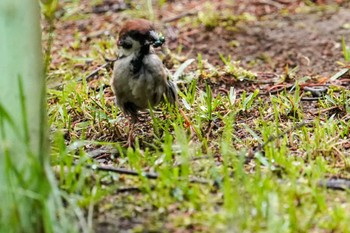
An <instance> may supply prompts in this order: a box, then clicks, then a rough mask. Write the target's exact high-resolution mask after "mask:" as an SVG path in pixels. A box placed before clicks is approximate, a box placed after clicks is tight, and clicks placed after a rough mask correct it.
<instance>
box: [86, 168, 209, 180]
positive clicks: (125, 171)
mask: <svg viewBox="0 0 350 233" xmlns="http://www.w3.org/2000/svg"><path fill="white" fill-rule="evenodd" d="M87 167H88V168H90V169H93V170H97V171H107V172H114V173H118V174H124V175H131V176H140V175H142V176H144V177H146V178H148V179H151V180H156V179H158V178H159V174H158V173H156V172H141V173H139V172H137V171H135V170H129V169H125V168H117V167H111V166H91V165H89V166H87ZM179 180H184V178H180V179H179ZM189 182H190V183H196V184H211V183H212V182H210V181H209V180H207V179H203V178H198V177H190V178H189Z"/></svg>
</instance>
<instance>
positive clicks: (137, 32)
mask: <svg viewBox="0 0 350 233" xmlns="http://www.w3.org/2000/svg"><path fill="white" fill-rule="evenodd" d="M152 30H154V26H153V24H152V23H151V22H150V21H148V20H145V19H133V20H128V21H126V22H125V23H124V25H123V26H122V27H121V29H120V32H119V38H122V37H124V36H126V35H129V34H131V36H147V35H148V33H149V32H150V31H152Z"/></svg>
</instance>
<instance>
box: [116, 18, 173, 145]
mask: <svg viewBox="0 0 350 233" xmlns="http://www.w3.org/2000/svg"><path fill="white" fill-rule="evenodd" d="M164 42H165V39H164V37H162V36H159V35H158V34H157V32H156V31H155V27H154V25H153V24H152V23H151V22H150V21H148V20H145V19H132V20H128V21H126V22H125V23H124V24H123V26H122V27H121V29H120V31H119V36H118V40H117V45H118V49H119V50H118V56H117V60H116V61H115V63H114V67H113V74H112V77H111V80H110V84H111V87H112V91H113V93H114V95H115V104H116V105H117V106H118V108H119V109H120V110H121V112H123V113H124V115H126V116H127V117H129V119H130V127H129V135H128V142H127V145H129V146H131V145H133V129H134V124H135V123H137V122H138V120H139V118H138V116H139V111H142V110H146V109H148V108H149V107H151V108H152V107H154V106H157V105H158V104H160V103H162V102H163V103H164V102H166V101H167V102H169V103H170V104H172V105H174V104H175V103H176V102H177V90H176V85H175V83H174V82H173V81H172V80H171V79H170V74H169V71H168V70H167V69H166V68H165V67H164V65H163V63H162V61H161V59H160V58H159V57H158V55H157V54H156V53H155V50H154V48H156V47H160V46H162V45H163V43H164Z"/></svg>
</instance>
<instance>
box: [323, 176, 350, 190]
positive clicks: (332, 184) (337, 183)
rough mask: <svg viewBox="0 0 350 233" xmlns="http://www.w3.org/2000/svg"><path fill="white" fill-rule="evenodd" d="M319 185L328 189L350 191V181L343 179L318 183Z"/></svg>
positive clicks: (332, 179)
mask: <svg viewBox="0 0 350 233" xmlns="http://www.w3.org/2000/svg"><path fill="white" fill-rule="evenodd" d="M318 185H319V186H320V187H324V188H327V189H333V190H342V191H345V190H349V189H350V180H349V179H342V178H330V179H326V180H320V181H319V182H318Z"/></svg>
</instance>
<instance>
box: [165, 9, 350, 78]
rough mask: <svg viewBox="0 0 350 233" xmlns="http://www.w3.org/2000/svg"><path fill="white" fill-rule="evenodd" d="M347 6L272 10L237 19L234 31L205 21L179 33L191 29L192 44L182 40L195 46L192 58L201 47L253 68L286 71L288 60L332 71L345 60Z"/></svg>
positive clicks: (215, 58)
mask: <svg viewBox="0 0 350 233" xmlns="http://www.w3.org/2000/svg"><path fill="white" fill-rule="evenodd" d="M240 7H242V6H240ZM233 10H234V9H233ZM349 10H350V9H349V6H346V7H345V6H343V8H333V9H324V10H321V11H315V12H311V13H310V12H308V13H295V14H288V15H286V16H281V15H280V14H269V15H264V16H263V17H260V18H259V19H258V20H254V21H251V22H243V23H239V24H238V25H237V29H236V31H227V30H225V29H223V28H222V27H216V28H214V29H213V30H212V31H208V30H206V29H205V27H204V26H202V27H199V29H200V31H197V30H198V29H197V28H196V29H193V30H196V31H197V33H188V32H182V33H180V37H181V34H186V33H187V34H191V35H190V36H188V38H187V40H188V41H190V46H186V45H183V46H184V49H183V50H184V51H188V50H191V55H190V56H191V57H194V58H196V57H197V54H198V53H201V54H202V56H203V57H204V58H205V59H207V60H208V61H209V63H211V64H213V65H222V64H223V62H222V61H221V59H220V56H219V54H220V53H221V54H223V55H224V56H225V57H227V56H228V55H230V56H231V57H232V59H233V60H237V61H241V65H242V66H243V67H244V68H246V69H249V70H252V71H257V72H274V73H283V72H284V69H285V67H286V66H288V67H289V68H294V67H298V71H299V72H298V74H299V75H300V76H306V75H308V76H315V75H316V76H318V75H319V76H326V77H328V76H330V75H332V74H334V73H335V72H336V71H338V70H339V65H338V64H337V62H338V61H343V54H342V48H341V40H342V37H344V38H345V40H346V41H347V44H349V42H350V36H349V33H350V28H349V26H350V25H349V23H350V11H349ZM185 30H186V29H185ZM187 30H188V29H187ZM193 30H192V31H193ZM232 44H234V45H237V46H233V45H232ZM175 46H177V45H176V44H175V43H174V44H171V45H170V47H173V48H175Z"/></svg>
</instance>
